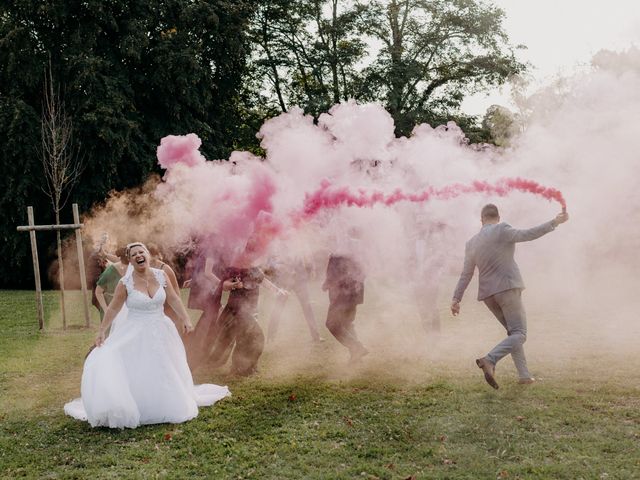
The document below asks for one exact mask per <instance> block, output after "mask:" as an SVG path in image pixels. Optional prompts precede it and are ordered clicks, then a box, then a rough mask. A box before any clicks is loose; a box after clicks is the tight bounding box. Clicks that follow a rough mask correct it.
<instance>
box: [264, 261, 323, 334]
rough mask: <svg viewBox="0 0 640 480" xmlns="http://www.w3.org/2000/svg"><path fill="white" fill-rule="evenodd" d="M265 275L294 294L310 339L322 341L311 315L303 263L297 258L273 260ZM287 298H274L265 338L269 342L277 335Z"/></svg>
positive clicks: (307, 274)
mask: <svg viewBox="0 0 640 480" xmlns="http://www.w3.org/2000/svg"><path fill="white" fill-rule="evenodd" d="M267 273H268V274H269V276H270V277H271V278H273V281H274V283H275V284H277V285H278V286H280V287H282V288H284V289H286V290H288V291H289V292H293V293H295V294H296V296H297V297H298V301H299V302H300V306H301V307H302V313H303V315H304V318H305V320H306V321H307V326H308V327H309V334H310V335H311V339H312V340H313V341H314V342H320V341H322V339H321V338H320V334H319V333H318V327H317V325H316V318H315V315H314V314H313V309H312V308H311V301H310V299H309V287H308V284H309V271H308V268H307V265H306V264H305V262H304V261H303V260H302V259H299V258H298V259H292V258H288V259H283V258H275V259H273V260H272V262H271V263H270V265H269V268H268V270H267ZM287 298H288V296H287V295H278V297H277V298H276V301H275V305H274V306H273V310H272V312H271V319H270V321H269V328H268V330H267V338H268V339H269V340H270V341H271V340H273V339H274V338H275V337H276V334H277V333H278V327H279V325H280V318H281V316H282V310H283V309H284V306H285V304H286V303H287Z"/></svg>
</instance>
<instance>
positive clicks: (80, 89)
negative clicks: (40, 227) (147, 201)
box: [0, 0, 257, 287]
mask: <svg viewBox="0 0 640 480" xmlns="http://www.w3.org/2000/svg"><path fill="white" fill-rule="evenodd" d="M256 5H257V0H238V1H234V2H229V1H227V0H200V1H197V2H193V1H187V0H111V1H109V2H104V1H100V0H51V1H47V2H42V1H40V0H6V1H4V2H0V135H2V137H3V138H4V139H5V146H6V147H5V149H4V152H3V157H2V162H3V168H4V172H3V173H6V174H7V175H3V176H0V207H2V208H1V212H0V215H2V219H1V220H2V221H0V238H2V239H3V240H4V242H3V243H2V244H0V255H2V257H3V258H4V259H6V262H5V263H4V264H3V265H1V266H0V285H3V286H17V285H20V286H23V287H29V286H30V281H31V276H30V274H29V268H30V264H29V263H28V262H26V261H25V260H28V257H29V255H30V252H29V246H28V242H25V241H24V238H22V240H21V235H23V234H20V233H18V232H16V231H15V226H16V225H19V224H22V223H24V218H23V217H24V212H25V210H26V208H25V206H26V205H27V204H29V205H33V206H34V208H35V210H36V214H37V215H38V221H39V222H43V223H53V221H54V219H53V214H49V213H48V210H49V208H48V205H47V204H48V202H49V199H48V198H47V197H46V195H44V194H43V193H42V191H41V189H40V184H41V179H42V173H41V165H40V162H39V159H38V153H37V149H36V146H37V145H38V144H39V143H40V140H39V134H38V132H39V130H40V128H39V127H40V110H41V103H42V91H43V78H42V71H43V69H44V67H45V66H46V65H47V64H48V62H49V54H50V58H51V69H52V76H53V78H54V79H56V81H57V82H58V84H59V85H64V87H65V88H64V100H65V107H66V111H67V114H68V115H69V116H70V117H72V118H73V119H74V134H75V138H76V139H77V140H78V141H79V142H81V144H82V150H83V154H84V157H85V158H86V164H87V168H86V169H85V171H84V172H83V174H82V175H81V177H80V180H79V182H78V184H77V186H76V187H75V189H74V193H73V195H74V201H76V202H77V203H78V204H79V206H80V208H81V210H87V209H89V208H90V207H91V206H92V205H93V204H94V203H96V202H101V201H103V200H104V198H105V197H106V195H107V194H108V192H109V191H110V190H113V189H116V190H121V189H124V188H129V187H133V186H136V185H139V184H140V183H141V182H142V181H143V180H144V179H146V178H147V177H148V175H149V174H150V173H151V172H157V171H159V169H158V167H157V166H156V160H155V149H156V146H157V145H158V143H159V141H160V139H161V138H162V137H163V136H165V135H168V134H182V133H188V132H197V133H198V134H199V135H200V137H201V138H202V139H203V151H204V153H205V156H206V157H207V158H225V157H226V156H227V155H228V154H229V152H230V150H231V149H232V148H233V147H234V146H236V143H237V132H238V130H239V128H240V126H241V118H240V113H241V112H242V108H241V107H240V106H239V101H240V100H239V94H240V91H241V86H242V80H243V75H244V72H245V67H246V58H247V55H248V53H249V48H248V43H247V36H246V31H247V26H248V22H249V20H250V18H251V15H252V12H253V10H254V8H255V7H256ZM9 146H11V148H8V147H9ZM23 171H24V174H23ZM7 176H8V178H7ZM47 215H49V216H48V217H47ZM63 216H64V214H63ZM63 223H64V220H63ZM43 239H44V240H48V239H47V237H46V236H45V235H43ZM52 243H53V242H51V243H50V244H49V245H46V244H45V242H42V249H41V250H42V251H41V252H40V253H41V255H42V256H43V257H47V253H48V251H49V250H50V249H51V245H52ZM46 263H47V258H45V260H44V261H43V262H42V265H43V266H45V265H46Z"/></svg>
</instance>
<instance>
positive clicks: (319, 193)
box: [293, 178, 567, 222]
mask: <svg viewBox="0 0 640 480" xmlns="http://www.w3.org/2000/svg"><path fill="white" fill-rule="evenodd" d="M512 191H520V192H525V193H532V194H534V195H539V196H542V197H543V198H546V199H547V200H549V201H551V200H555V201H557V202H558V203H560V205H561V206H562V208H563V209H566V206H567V204H566V201H565V199H564V197H563V196H562V193H561V192H560V191H559V190H556V189H555V188H550V187H545V186H543V185H540V184H539V183H537V182H534V181H532V180H526V179H522V178H503V179H501V180H498V181H497V182H495V183H493V184H491V183H489V182H484V181H474V182H472V183H471V184H461V183H454V184H452V185H447V186H445V187H441V188H435V187H428V188H427V189H425V190H423V191H422V192H419V193H404V192H403V191H401V190H400V189H396V190H394V191H393V192H392V193H390V194H385V193H383V192H380V191H374V192H367V191H365V190H364V189H359V190H358V191H357V193H353V192H351V190H350V189H349V187H340V188H332V185H331V182H329V181H328V180H324V181H323V182H322V183H321V185H320V188H318V190H316V191H315V192H313V193H311V194H307V195H306V196H305V202H304V206H303V208H302V211H299V212H297V213H294V215H293V218H294V221H296V222H297V221H304V220H308V219H310V218H311V217H313V216H314V215H316V214H317V213H318V212H319V211H321V210H325V209H333V208H337V207H339V206H343V205H344V206H356V207H372V206H373V205H376V204H382V205H387V206H390V205H394V204H395V203H398V202H401V201H407V202H413V203H422V202H427V201H429V200H433V199H436V200H449V199H452V198H456V197H458V196H460V195H463V194H469V193H484V194H488V195H498V196H500V197H504V196H506V195H508V194H509V193H510V192H512Z"/></svg>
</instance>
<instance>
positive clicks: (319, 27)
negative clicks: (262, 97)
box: [249, 0, 366, 115]
mask: <svg viewBox="0 0 640 480" xmlns="http://www.w3.org/2000/svg"><path fill="white" fill-rule="evenodd" d="M362 13H363V7H361V6H358V5H355V6H354V5H352V4H351V2H346V1H340V0H329V1H328V2H327V1H326V0H312V1H300V0H295V1H284V0H274V1H271V2H263V3H261V4H260V6H259V7H258V9H257V12H256V15H255V16H254V18H253V20H252V23H251V29H250V38H251V40H252V42H253V45H254V51H253V56H252V62H251V67H252V72H253V75H252V76H251V77H250V79H249V81H250V82H251V81H252V79H257V78H258V79H259V78H264V79H266V80H267V81H266V82H265V83H263V84H262V87H263V88H262V89H264V88H265V87H266V88H267V89H269V90H270V91H271V92H272V98H274V100H275V101H274V102H273V104H277V107H278V109H279V110H280V111H282V112H286V111H287V109H288V105H289V104H293V105H299V106H302V107H303V108H304V109H305V111H307V112H309V113H312V114H315V115H318V114H320V113H322V112H324V111H326V110H328V109H329V108H330V107H331V106H332V105H334V104H335V103H338V102H340V101H342V100H348V99H349V98H353V97H354V96H356V92H355V91H354V87H355V86H356V85H358V83H359V80H358V78H359V77H358V76H359V73H358V70H357V68H356V67H357V64H358V62H359V61H361V60H362V59H363V58H364V57H365V55H366V43H365V42H364V41H363V40H362V39H361V38H360V36H359V32H358V29H357V26H358V23H357V20H358V19H359V18H360V17H361V15H362ZM258 83H259V82H258ZM255 91H256V93H258V92H260V91H261V89H260V87H259V86H258V88H257V89H256V90H255ZM255 103H262V104H264V102H255Z"/></svg>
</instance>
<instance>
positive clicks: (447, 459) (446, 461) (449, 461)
mask: <svg viewBox="0 0 640 480" xmlns="http://www.w3.org/2000/svg"><path fill="white" fill-rule="evenodd" d="M442 463H444V464H445V465H455V464H456V462H455V461H453V460H451V459H450V458H445V459H444V460H443V461H442Z"/></svg>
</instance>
